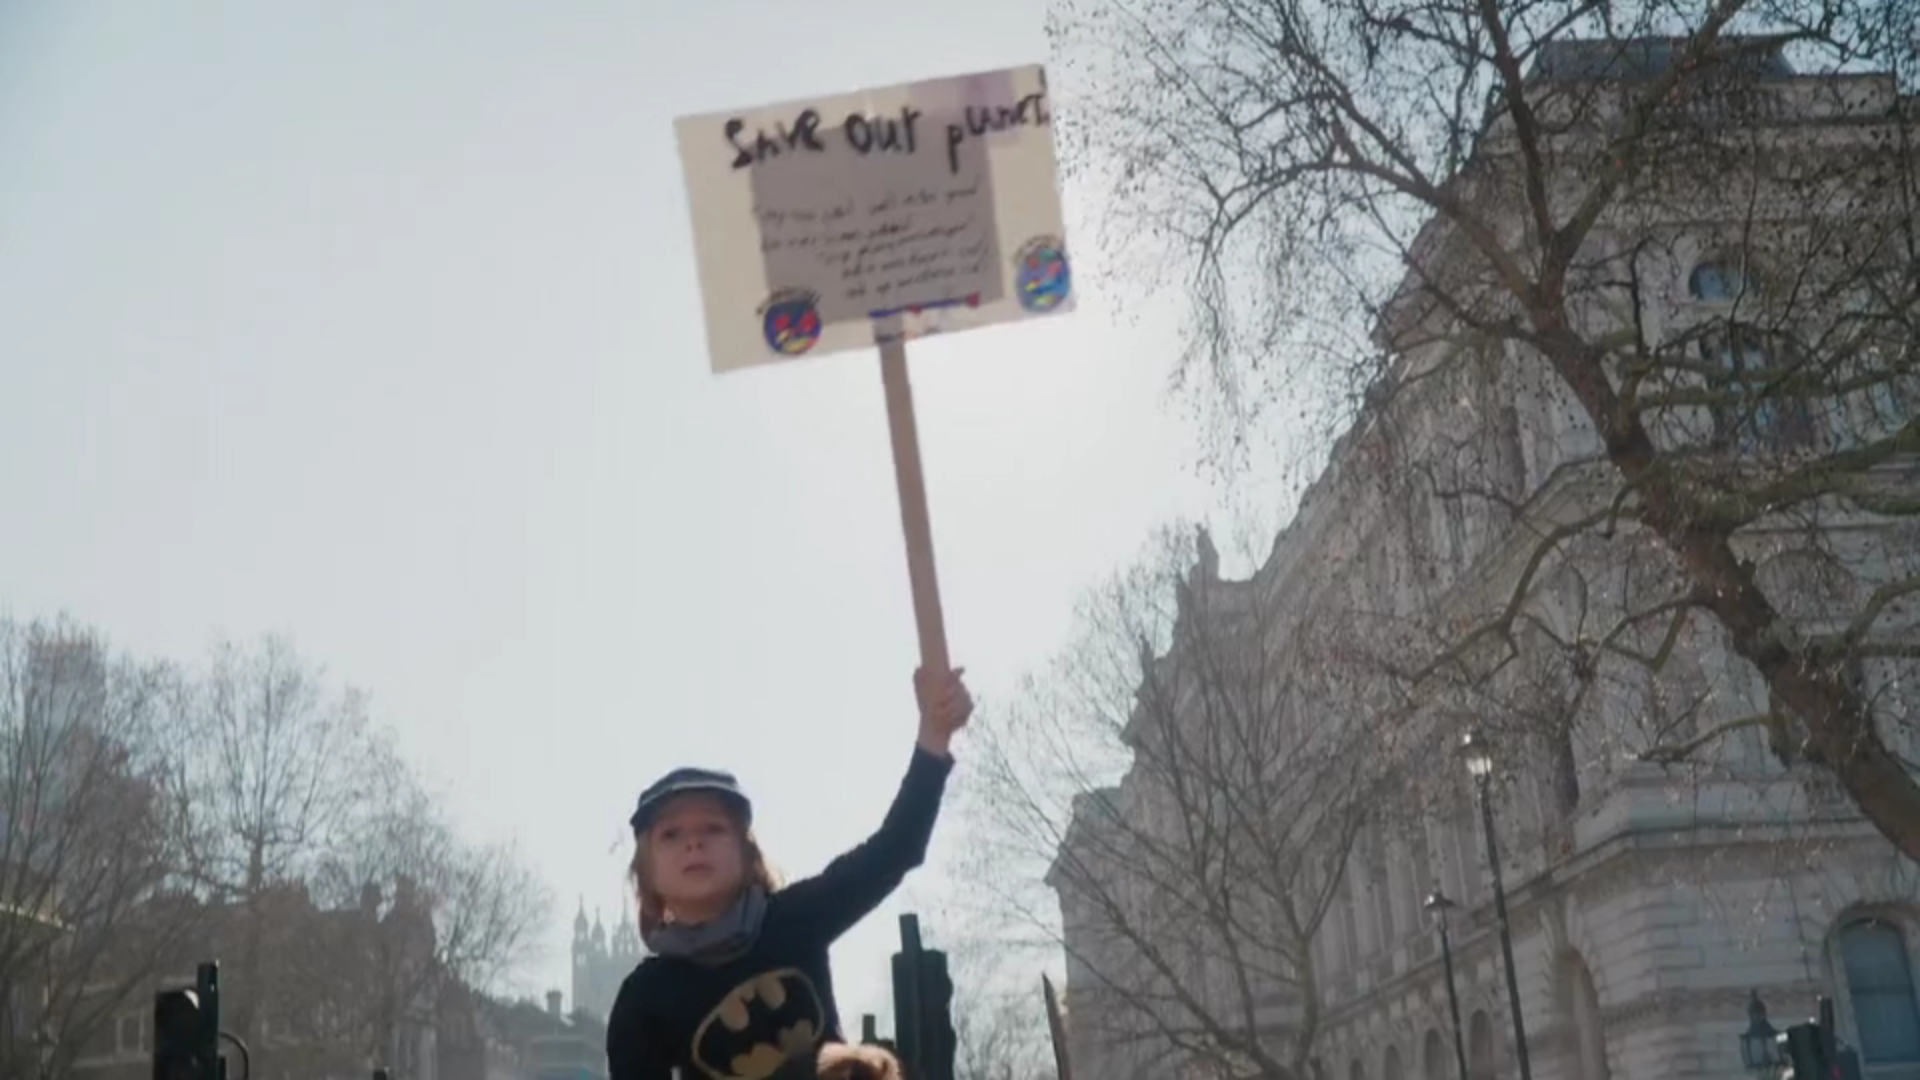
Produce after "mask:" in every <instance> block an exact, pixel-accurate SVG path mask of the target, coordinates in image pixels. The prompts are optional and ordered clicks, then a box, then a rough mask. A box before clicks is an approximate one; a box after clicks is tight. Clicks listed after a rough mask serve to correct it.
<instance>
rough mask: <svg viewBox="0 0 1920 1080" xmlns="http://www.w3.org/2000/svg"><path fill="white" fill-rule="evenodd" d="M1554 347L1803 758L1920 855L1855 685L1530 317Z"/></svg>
mask: <svg viewBox="0 0 1920 1080" xmlns="http://www.w3.org/2000/svg"><path fill="white" fill-rule="evenodd" d="M1539 315H1540V313H1536V325H1539V326H1540V327H1541V329H1542V331H1543V332H1544V335H1545V336H1546V337H1547V338H1548V340H1549V341H1551V342H1553V343H1554V346H1555V347H1553V348H1551V349H1550V350H1549V354H1548V360H1549V362H1550V363H1551V364H1552V365H1553V368H1554V370H1555V372H1556V373H1558V374H1559V376H1560V378H1562V379H1563V380H1565V381H1566V383H1567V386H1568V388H1569V389H1571V390H1572V391H1573V393H1574V396H1575V397H1576V398H1577V399H1578V400H1579V401H1580V404H1581V406H1582V407H1583V408H1584V409H1585V411H1586V413H1587V416H1588V417H1589V418H1590V419H1591V420H1592V422H1593V424H1594V427H1595V429H1596V430H1597V431H1599V432H1600V433H1601V435H1602V437H1603V438H1604V439H1605V440H1606V447H1607V456H1608V458H1609V459H1610V460H1612V462H1613V464H1614V466H1615V467H1616V468H1618V469H1619V470H1620V472H1621V475H1622V477H1623V479H1624V480H1625V481H1626V483H1627V484H1629V485H1631V486H1632V487H1633V488H1634V490H1636V491H1638V492H1639V493H1640V496H1641V499H1642V507H1643V508H1642V510H1641V511H1640V519H1641V520H1642V521H1643V522H1644V523H1645V524H1646V525H1647V526H1648V527H1649V528H1651V529H1653V531H1654V532H1655V533H1656V534H1657V535H1658V536H1660V538H1661V539H1662V540H1664V541H1665V542H1666V544H1667V546H1668V547H1669V548H1671V549H1672V550H1673V551H1674V552H1675V553H1676V554H1677V555H1678V556H1679V558H1680V562H1681V564H1682V565H1683V566H1684V567H1685V568H1686V570H1687V572H1688V573H1689V574H1690V575H1691V576H1692V579H1693V583H1694V586H1695V589H1696V594H1697V595H1698V597H1699V603H1700V605H1701V606H1703V607H1705V608H1706V609H1707V610H1708V611H1711V612H1713V614H1714V615H1715V617H1717V618H1718V619H1719V620H1720V624H1721V625H1722V626H1724V627H1725V628H1726V630H1727V634H1728V636H1729V638H1730V639H1731V640H1732V643H1733V649H1734V652H1736V653H1738V654H1739V655H1740V656H1741V657H1742V658H1744V659H1746V660H1747V661H1748V662H1749V663H1751V664H1753V666H1754V667H1755V668H1756V669H1757V670H1758V671H1759V672H1760V674H1761V677H1763V678H1764V679H1766V681H1767V686H1768V688H1769V689H1771V690H1772V691H1773V693H1774V695H1775V696H1776V697H1778V698H1779V700H1781V701H1783V702H1785V703H1786V704H1787V706H1788V707H1789V708H1791V709H1792V710H1793V711H1794V713H1795V714H1796V715H1797V716H1798V717H1799V719H1800V721H1801V722H1802V723H1803V724H1805V725H1806V729H1807V750H1808V756H1809V757H1811V758H1812V759H1813V760H1814V761H1816V762H1817V763H1818V764H1820V765H1822V766H1824V767H1825V768H1827V769H1829V770H1830V771H1832V773H1833V774H1834V777H1835V778H1836V779H1837V780H1839V782H1840V786H1841V787H1842V788H1843V789H1845V790H1846V792H1847V794H1848V796H1850V797H1851V798H1852V799H1853V801H1854V804H1855V805H1856V806H1858V807H1859V809H1860V813H1861V814H1862V815H1864V816H1865V817H1866V819H1867V820H1868V821H1869V822H1871V823H1872V824H1873V826H1874V828H1876V829H1878V830H1880V833H1881V835H1883V836H1885V837H1886V838H1887V839H1888V840H1889V841H1891V842H1892V843H1893V846H1894V847H1896V848H1898V849H1899V850H1900V853H1901V854H1903V855H1905V856H1906V857H1907V858H1909V859H1913V860H1915V861H1920V785H1916V783H1915V782H1914V778H1913V777H1912V776H1910V775H1908V773H1907V771H1906V769H1905V768H1904V767H1902V765H1901V763H1900V760H1899V758H1898V757H1896V756H1895V755H1894V754H1893V752H1892V750H1891V749H1890V748H1889V747H1888V746H1887V744H1886V742H1885V740H1883V739H1881V737H1880V733H1879V732H1878V731H1877V730H1876V729H1875V728H1874V725H1873V720H1872V713H1871V711H1870V710H1869V709H1868V707H1867V703H1866V702H1865V701H1864V700H1862V698H1861V696H1860V694H1859V692H1858V691H1856V690H1855V689H1854V687H1852V686H1851V685H1849V684H1848V683H1847V681H1846V680H1845V679H1843V678H1841V676H1840V674H1839V673H1838V672H1837V671H1834V670H1832V669H1831V668H1829V669H1827V670H1819V669H1816V668H1813V667H1812V666H1811V665H1809V664H1808V663H1807V657H1805V656H1803V655H1801V654H1800V653H1798V652H1796V651H1795V650H1794V649H1792V648H1791V647H1789V646H1788V644H1787V643H1786V642H1785V641H1783V640H1782V635H1781V634H1780V632H1779V631H1780V628H1781V627H1782V626H1783V625H1784V620H1783V619H1782V618H1781V615H1780V613H1779V611H1778V610H1777V609H1776V608H1775V607H1774V606H1773V603H1772V601H1770V600H1768V599H1767V597H1766V594H1765V592H1764V591H1763V590H1762V589H1761V588H1760V584H1759V582H1758V581H1757V580H1755V576H1754V567H1753V566H1752V565H1751V564H1750V563H1743V562H1742V561H1741V560H1740V558H1739V557H1738V556H1737V555H1736V554H1734V551H1733V547H1732V545H1731V543H1730V542H1729V540H1728V537H1727V536H1726V534H1725V533H1723V532H1720V531H1716V530H1709V529H1701V528H1698V527H1696V525H1695V521H1696V520H1697V513H1696V511H1697V509H1698V508H1697V507H1696V506H1695V505H1694V502H1693V500H1692V499H1691V498H1689V497H1688V496H1687V494H1686V493H1685V492H1684V491H1682V490H1681V488H1680V486H1679V485H1678V484H1677V483H1676V482H1675V480H1674V478H1673V476H1672V474H1671V473H1670V472H1668V471H1667V469H1666V467H1665V464H1664V462H1663V461H1662V460H1661V458H1660V455H1659V451H1658V450H1657V449H1656V448H1655V447H1654V445H1653V439H1652V437H1651V436H1649V435H1648V434H1647V429H1646V426H1645V425H1644V424H1642V423H1641V421H1640V418H1639V416H1638V415H1636V414H1634V413H1632V412H1631V411H1629V410H1627V409H1625V408H1623V407H1622V403H1621V401H1620V398H1619V396H1618V395H1617V394H1616V393H1614V390H1613V387H1612V385H1611V384H1610V383H1608V381H1607V379H1606V375H1605V373H1604V372H1603V370H1602V369H1601V367H1600V365H1599V363H1598V362H1596V360H1594V359H1593V358H1591V357H1589V356H1588V355H1587V350H1586V348H1585V346H1584V343H1582V342H1580V341H1579V340H1578V338H1577V337H1575V336H1574V335H1573V333H1572V332H1571V331H1570V330H1568V329H1567V328H1566V323H1565V321H1564V319H1562V318H1560V317H1558V314H1557V313H1549V314H1547V315H1546V317H1544V318H1541V317H1539Z"/></svg>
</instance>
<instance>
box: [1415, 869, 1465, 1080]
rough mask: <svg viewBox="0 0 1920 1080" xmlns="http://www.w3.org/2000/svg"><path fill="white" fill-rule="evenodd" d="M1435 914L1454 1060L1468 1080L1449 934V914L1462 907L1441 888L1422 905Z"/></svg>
mask: <svg viewBox="0 0 1920 1080" xmlns="http://www.w3.org/2000/svg"><path fill="white" fill-rule="evenodd" d="M1420 906H1421V907H1424V908H1426V909H1427V910H1428V911H1429V912H1432V913H1433V916H1434V921H1435V922H1437V923H1439V924H1440V963H1441V966H1442V967H1443V968H1444V969H1445V971H1446V973H1447V1008H1448V1009H1450V1010H1451V1011H1452V1012H1453V1060H1454V1061H1455V1062H1456V1063H1457V1064H1459V1066H1460V1080H1467V1043H1466V1038H1465V1036H1464V1034H1463V1033H1462V1032H1461V1030H1460V991H1459V990H1458V989H1456V988H1455V987H1454V985H1453V941H1452V939H1451V938H1450V937H1449V936H1448V934H1447V912H1449V911H1451V910H1453V909H1454V908H1456V907H1459V906H1460V905H1458V904H1456V903H1454V902H1453V901H1452V900H1450V899H1448V898H1447V894H1446V893H1443V892H1441V891H1440V888H1439V886H1437V885H1436V886H1434V890H1433V892H1431V893H1428V894H1427V900H1426V903H1424V904H1422V905H1420Z"/></svg>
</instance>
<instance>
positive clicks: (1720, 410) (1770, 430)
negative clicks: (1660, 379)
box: [1699, 325, 1814, 454]
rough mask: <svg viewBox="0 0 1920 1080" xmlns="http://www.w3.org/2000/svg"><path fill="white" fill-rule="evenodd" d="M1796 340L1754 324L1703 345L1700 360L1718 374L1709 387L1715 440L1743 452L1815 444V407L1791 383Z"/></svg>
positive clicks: (1732, 327) (1703, 341)
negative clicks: (1713, 400) (1712, 395)
mask: <svg viewBox="0 0 1920 1080" xmlns="http://www.w3.org/2000/svg"><path fill="white" fill-rule="evenodd" d="M1791 344H1792V343H1791V342H1788V341H1786V340H1785V339H1782V338H1779V337H1778V336H1777V335H1772V334H1768V333H1765V332H1764V331H1761V330H1758V329H1756V328H1754V327H1750V326H1741V325H1728V326H1727V327H1726V328H1725V329H1724V331H1723V332H1721V333H1716V334H1713V335H1711V336H1710V337H1707V338H1703V339H1701V341H1700V342H1699V349H1700V359H1701V360H1702V361H1703V362H1704V363H1705V364H1706V365H1708V366H1709V367H1710V368H1718V369H1719V370H1718V374H1717V375H1716V376H1715V377H1714V378H1713V379H1712V380H1711V381H1710V383H1709V389H1711V390H1713V391H1715V392H1716V394H1717V399H1718V400H1717V403H1716V404H1715V405H1714V406H1713V422H1714V431H1715V435H1716V438H1717V439H1718V441H1719V442H1720V444H1721V445H1723V446H1726V447H1728V448H1731V449H1735V450H1738V451H1740V452H1742V453H1748V454H1752V453H1780V452H1783V451H1788V450H1797V449H1803V448H1806V447H1809V446H1811V445H1813V442H1814V418H1813V407H1812V405H1811V404H1810V403H1809V402H1808V401H1807V398H1806V390H1805V388H1804V387H1802V386H1799V385H1796V384H1795V383H1794V382H1793V381H1792V380H1790V379H1788V378H1787V377H1786V376H1787V370H1788V368H1789V367H1791V366H1793V365H1792V363H1791V358H1792V355H1793V353H1792V348H1791Z"/></svg>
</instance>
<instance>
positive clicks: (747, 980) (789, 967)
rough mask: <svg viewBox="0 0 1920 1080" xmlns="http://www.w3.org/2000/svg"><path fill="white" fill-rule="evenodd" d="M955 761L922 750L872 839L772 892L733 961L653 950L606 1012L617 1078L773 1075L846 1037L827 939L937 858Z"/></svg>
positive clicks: (610, 1062)
mask: <svg viewBox="0 0 1920 1080" xmlns="http://www.w3.org/2000/svg"><path fill="white" fill-rule="evenodd" d="M952 770H953V761H952V760H951V759H949V758H946V757H939V756H936V755H934V754H930V753H927V752H926V751H925V750H921V749H920V748H918V747H915V748H914V752H913V761H912V763H911V764H910V765H908V766H907V776H906V779H904V780H902V781H901V782H900V792H899V794H897V795H895V796H894V799H893V806H892V807H891V808H890V809H888V811H887V817H886V820H885V821H883V822H881V824H880V829H879V831H878V832H876V833H874V834H873V835H872V836H871V837H869V838H868V839H867V841H866V842H865V843H863V844H861V845H860V846H858V847H856V848H854V849H853V850H852V851H849V852H847V853H846V854H844V855H842V856H840V857H839V858H837V859H835V860H833V862H831V863H829V864H828V865H827V868H826V869H825V870H822V871H821V872H820V873H819V874H818V875H817V876H815V877H811V878H808V879H806V880H805V881H797V882H794V883H793V884H792V885H789V886H787V887H786V888H784V889H781V890H780V891H778V892H776V893H774V894H773V895H772V896H771V897H769V898H768V900H767V910H766V917H765V921H764V922H762V924H761V928H760V937H759V939H758V940H756V941H755V942H754V946H753V948H752V949H751V950H750V951H748V953H747V954H746V955H745V956H742V957H740V958H739V959H736V960H731V961H728V962H727V963H724V964H718V965H711V966H710V965H706V964H701V963H697V962H695V961H692V960H687V959H680V958H673V957H664V956H649V957H647V958H646V959H645V960H642V961H641V962H640V966H639V967H636V968H634V969H633V973H632V974H631V975H628V976H627V978H626V981H625V982H623V983H621V984H620V993H619V995H618V996H616V997H615V998H614V1001H613V1013H612V1015H611V1016H609V1017H608V1018H607V1072H608V1074H609V1075H610V1077H611V1080H671V1077H672V1075H673V1074H672V1070H673V1069H674V1068H675V1067H678V1068H679V1069H680V1070H681V1077H682V1080H766V1078H767V1077H770V1076H772V1075H773V1074H774V1072H775V1070H776V1069H778V1068H779V1066H780V1064H781V1063H782V1062H783V1061H784V1060H785V1059H786V1058H788V1057H789V1056H793V1057H799V1056H810V1055H811V1053H812V1051H813V1050H815V1049H817V1048H818V1047H819V1046H820V1044H821V1043H823V1042H841V1041H844V1040H843V1039H842V1037H841V1034H840V1014H839V1009H838V1007H837V1006H836V1005H835V1003H834V999H833V973H832V972H831V971H830V970H829V968H828V966H827V947H828V946H829V945H832V944H833V942H834V941H835V940H836V939H837V938H839V937H840V935H841V934H844V933H846V932H847V931H848V930H849V929H851V928H852V927H853V925H854V924H855V923H857V922H859V921H860V920H861V919H863V918H865V917H866V915H867V914H868V913H869V912H871V911H872V910H873V909H874V908H876V907H879V906H880V902H881V901H882V900H885V899H886V898H887V897H888V896H889V895H890V894H891V893H892V892H893V891H894V890H895V889H896V888H899V886H900V882H901V880H902V879H904V878H905V877H906V876H907V872H908V871H910V870H912V869H913V868H915V867H917V866H919V865H920V864H921V862H923V861H925V859H926V856H927V842H928V841H929V840H930V839H931V838H932V836H933V822H934V818H935V817H936V816H938V814H939V812H940V797H941V795H942V794H943V793H944V792H945V791H946V786H947V774H948V773H949V772H951V771H952Z"/></svg>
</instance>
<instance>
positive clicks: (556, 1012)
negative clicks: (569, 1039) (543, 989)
mask: <svg viewBox="0 0 1920 1080" xmlns="http://www.w3.org/2000/svg"><path fill="white" fill-rule="evenodd" d="M547 1012H548V1013H549V1014H551V1015H552V1016H553V1018H554V1019H555V1020H559V1019H561V1015H560V991H558V990H549V991H547Z"/></svg>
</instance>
